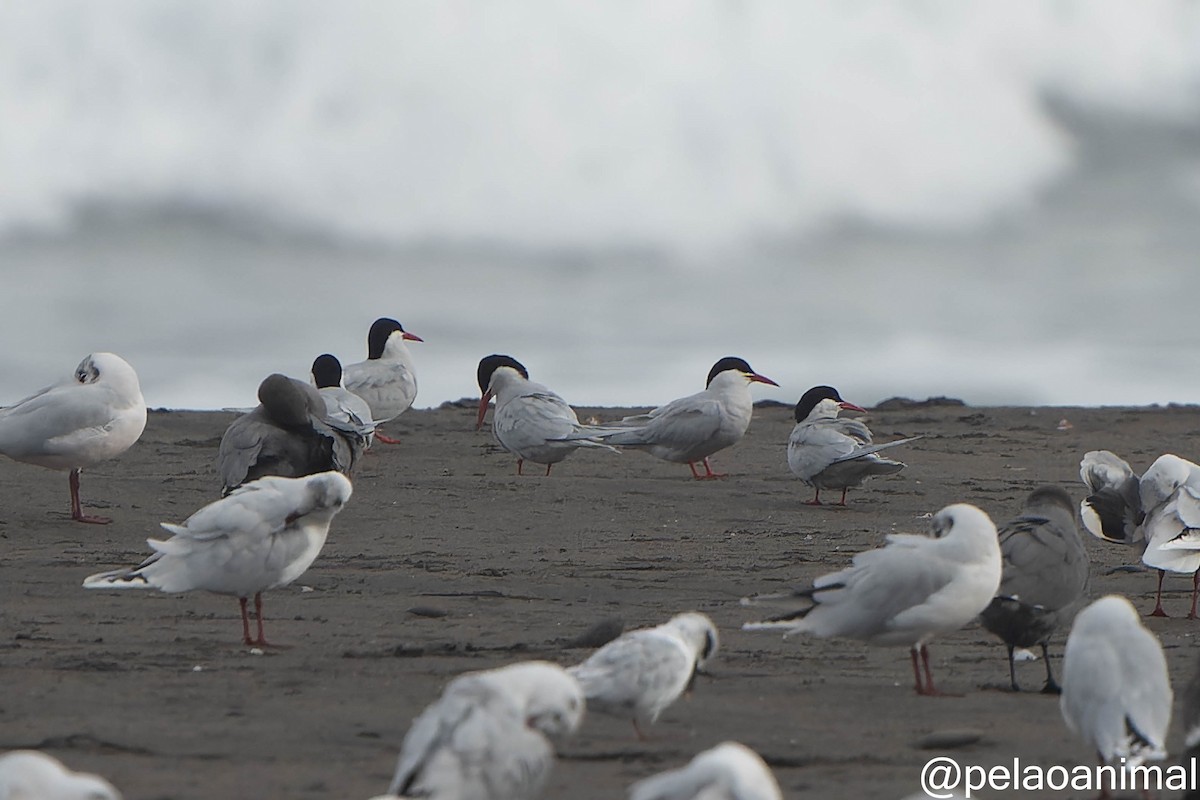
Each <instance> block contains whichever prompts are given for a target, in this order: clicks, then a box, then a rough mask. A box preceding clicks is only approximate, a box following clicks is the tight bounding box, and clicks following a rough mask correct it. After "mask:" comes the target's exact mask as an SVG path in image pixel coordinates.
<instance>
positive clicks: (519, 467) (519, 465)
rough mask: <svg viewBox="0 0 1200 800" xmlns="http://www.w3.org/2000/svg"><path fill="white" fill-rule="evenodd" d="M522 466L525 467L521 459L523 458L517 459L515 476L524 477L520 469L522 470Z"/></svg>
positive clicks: (523, 460)
mask: <svg viewBox="0 0 1200 800" xmlns="http://www.w3.org/2000/svg"><path fill="white" fill-rule="evenodd" d="M524 466H525V459H523V458H518V459H517V474H518V475H524V474H525V473H524V472H522V471H521V469H522V468H523V467H524Z"/></svg>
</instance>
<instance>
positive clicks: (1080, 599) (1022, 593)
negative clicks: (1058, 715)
mask: <svg viewBox="0 0 1200 800" xmlns="http://www.w3.org/2000/svg"><path fill="white" fill-rule="evenodd" d="M999 535H1000V553H1001V555H1002V556H1003V558H1004V572H1003V574H1002V575H1001V578H1000V589H999V591H998V592H997V594H996V597H995V598H994V599H993V600H992V602H991V603H990V604H989V605H988V607H987V608H985V609H984V610H983V613H981V614H980V615H979V621H980V622H981V623H983V627H984V628H986V629H987V630H989V631H991V632H992V633H993V634H995V635H996V636H998V637H1000V639H1001V641H1003V642H1004V644H1005V646H1006V647H1007V648H1008V677H1009V681H1010V682H1011V685H1012V690H1013V691H1014V692H1019V691H1021V687H1020V686H1019V685H1018V684H1017V672H1016V666H1015V664H1014V662H1013V651H1014V649H1015V648H1017V647H1033V646H1034V645H1038V646H1040V647H1041V648H1042V660H1043V661H1044V662H1045V664H1046V683H1045V685H1044V686H1043V687H1042V692H1043V693H1046V694H1058V693H1059V692H1060V691H1061V689H1060V687H1059V685H1058V682H1057V681H1055V680H1054V673H1053V671H1052V670H1051V669H1050V655H1049V653H1048V652H1047V650H1046V645H1047V644H1048V643H1049V641H1050V636H1051V635H1052V634H1053V633H1054V632H1055V631H1056V630H1057V629H1058V627H1059V626H1060V625H1061V624H1062V623H1063V622H1067V621H1069V620H1070V619H1071V617H1072V616H1073V615H1074V614H1075V612H1076V611H1078V610H1079V608H1080V607H1082V605H1083V603H1084V602H1085V600H1086V596H1087V588H1088V557H1087V551H1086V550H1084V549H1083V542H1082V541H1081V540H1080V538H1079V529H1078V528H1077V527H1076V526H1075V503H1074V501H1073V500H1071V496H1070V495H1068V494H1067V493H1066V492H1065V491H1063V490H1062V489H1060V488H1059V487H1057V486H1041V487H1039V488H1037V489H1034V490H1033V492H1031V493H1030V495H1029V497H1028V498H1026V500H1025V505H1024V508H1022V510H1021V514H1020V515H1019V516H1017V517H1015V518H1013V519H1011V520H1009V521H1008V522H1006V523H1004V524H1003V525H1002V526H1000V531H999Z"/></svg>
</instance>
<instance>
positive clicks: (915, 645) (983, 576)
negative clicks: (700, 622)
mask: <svg viewBox="0 0 1200 800" xmlns="http://www.w3.org/2000/svg"><path fill="white" fill-rule="evenodd" d="M931 528H932V533H933V536H919V535H914V534H906V533H892V534H888V536H887V545H886V546H884V547H881V548H879V549H876V550H867V551H866V552H863V553H859V554H858V555H856V556H854V560H853V562H852V564H851V566H849V567H847V568H846V569H844V570H841V571H840V572H834V573H831V574H828V575H822V576H821V577H819V578H817V579H816V580H815V581H813V587H812V588H811V589H805V590H803V591H799V592H793V593H791V594H790V595H766V596H759V597H756V598H746V599H745V600H743V603H744V604H746V605H753V604H754V603H756V602H758V601H762V600H773V599H779V598H780V597H801V598H804V599H806V600H808V601H810V602H811V603H812V605H810V606H808V607H807V608H804V609H802V610H800V611H798V612H795V613H791V614H786V615H783V616H779V617H774V618H772V619H769V620H766V621H764V622H747V623H746V624H744V625H743V626H742V628H743V629H744V630H751V631H753V630H774V631H783V633H784V635H785V636H787V635H790V634H793V633H811V634H813V635H814V636H820V637H829V636H839V637H845V638H847V639H860V640H862V641H865V642H867V643H868V644H879V645H908V646H909V647H910V648H911V649H912V668H913V677H914V678H915V679H916V690H917V694H923V695H933V694H939V692H938V690H937V689H936V688H935V687H934V685H933V675H932V673H931V672H930V670H929V649H928V647H927V646H926V645H927V644H928V642H929V641H930V640H932V639H933V638H934V637H936V636H938V635H940V634H943V633H949V632H951V631H955V630H958V629H959V628H961V627H962V626H964V625H966V624H967V623H968V622H970V621H971V620H973V619H974V618H975V617H976V616H977V615H978V614H979V612H980V611H982V610H983V609H984V608H986V607H987V605H988V603H990V602H991V600H992V598H993V597H994V596H995V595H996V589H997V588H998V587H999V586H1000V568H1001V559H1000V544H999V542H998V541H997V539H996V526H995V525H994V524H992V521H991V519H990V518H989V517H988V515H987V514H985V513H984V512H983V511H981V510H979V509H978V508H976V507H975V506H972V505H968V504H966V503H959V504H957V505H952V506H947V507H945V508H943V509H942V510H941V511H939V512H938V513H937V514H935V515H934V516H933V521H932V523H931ZM918 656H920V659H921V661H922V663H923V665H924V668H925V680H924V681H922V680H921V671H920V669H919V668H918V664H917V658H918Z"/></svg>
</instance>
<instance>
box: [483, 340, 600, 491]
mask: <svg viewBox="0 0 1200 800" xmlns="http://www.w3.org/2000/svg"><path fill="white" fill-rule="evenodd" d="M476 379H477V380H478V381H479V391H480V392H481V395H480V398H479V416H478V418H477V419H476V420H475V430H479V428H480V427H482V426H483V418H484V416H485V415H486V414H487V407H488V403H489V402H490V401H491V399H492V398H493V397H495V398H496V410H495V412H493V414H492V434H493V435H494V436H495V437H496V441H497V442H499V443H500V446H501V447H503V448H504V449H505V450H507V451H508V452H510V453H512V454H513V455H515V456H516V457H517V474H518V475H520V474H521V471H522V467H523V466H524V464H525V462H526V461H533V462H534V463H537V464H545V465H546V474H547V475H549V474H550V468H551V467H553V466H554V465H555V464H557V463H558V462H559V461H562V460H563V459H564V458H566V457H567V456H569V455H570V454H571V453H573V452H575V451H576V450H578V449H579V448H581V447H592V448H602V449H604V450H611V451H613V452H617V449H616V448H615V447H612V446H611V445H607V444H604V443H603V442H600V441H598V440H596V439H590V438H585V439H571V440H570V441H564V440H563V438H562V437H564V436H570V435H571V434H574V433H577V432H579V431H580V430H582V427H583V426H581V425H580V424H579V417H577V416H576V415H575V409H573V408H571V407H570V406H569V405H567V401H565V400H563V399H562V398H561V397H559V396H558V395H557V394H555V393H554V392H552V391H550V390H549V389H547V388H546V387H545V386H542V385H541V384H540V383H534V382H533V381H531V380H529V372H528V371H527V370H526V369H525V366H524V365H523V364H522V363H521V362H520V361H517V360H516V359H515V358H513V357H512V356H506V355H490V356H485V357H483V358H482V359H480V361H479V367H478V369H477V370H476Z"/></svg>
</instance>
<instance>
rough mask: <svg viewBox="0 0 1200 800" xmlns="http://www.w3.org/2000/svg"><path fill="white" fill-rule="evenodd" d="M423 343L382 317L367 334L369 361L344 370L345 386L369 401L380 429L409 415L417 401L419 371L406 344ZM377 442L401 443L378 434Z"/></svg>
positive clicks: (372, 325)
mask: <svg viewBox="0 0 1200 800" xmlns="http://www.w3.org/2000/svg"><path fill="white" fill-rule="evenodd" d="M422 341H424V339H422V338H421V337H420V336H417V335H416V334H415V333H409V332H408V331H406V330H404V326H403V325H401V324H400V323H399V322H397V321H396V320H394V319H391V318H389V317H380V318H379V319H377V320H375V322H373V323H372V324H371V330H370V331H368V332H367V360H366V361H359V362H358V363H356V364H348V365H347V366H346V367H345V368H343V370H342V382H343V385H344V386H345V387H346V388H347V389H348V390H350V391H351V392H353V393H354V394H356V395H358V396H359V397H361V398H362V399H363V400H365V401H367V405H368V406H369V407H370V408H371V419H372V420H373V421H374V422H375V424H376V425H377V426H382V425H383V423H385V422H390V421H391V420H394V419H395V418H396V417H398V416H400V415H401V414H403V413H404V412H405V411H408V409H409V408H411V407H412V404H413V401H414V400H416V399H417V370H416V368H415V367H414V366H413V359H412V353H410V352H408V345H406V344H405V342H422ZM375 438H376V439H378V440H379V441H381V442H383V443H384V444H398V442H399V440H397V439H392V438H389V437H387V436H384V435H383V434H382V433H380V432H378V431H376V433H375Z"/></svg>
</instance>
